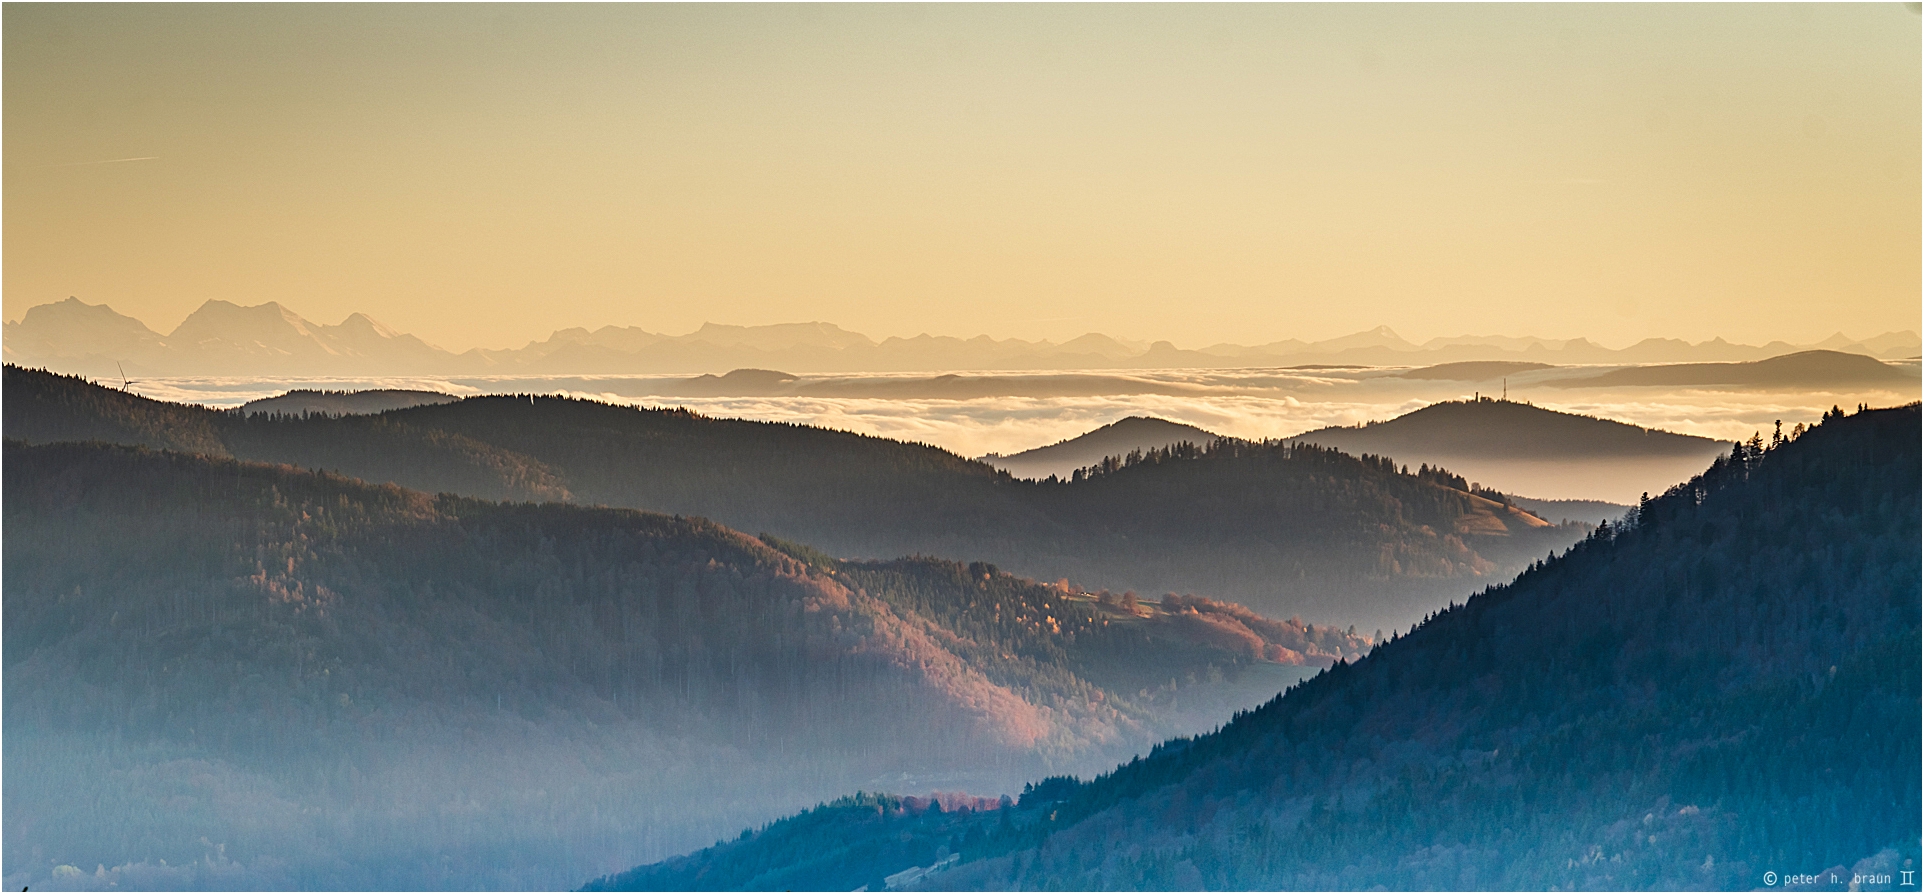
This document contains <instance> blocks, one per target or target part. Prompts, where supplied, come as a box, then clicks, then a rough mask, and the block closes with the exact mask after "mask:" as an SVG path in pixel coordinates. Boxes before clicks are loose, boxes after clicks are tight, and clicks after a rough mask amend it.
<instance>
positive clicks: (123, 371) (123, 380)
mask: <svg viewBox="0 0 1924 894" xmlns="http://www.w3.org/2000/svg"><path fill="white" fill-rule="evenodd" d="M114 368H115V369H118V370H120V390H122V391H128V389H130V388H132V387H133V386H135V385H138V384H140V383H139V382H135V381H130V380H129V379H128V378H127V367H125V366H122V365H120V361H118V360H116V361H114ZM128 393H130V394H131V393H132V392H131V391H128Z"/></svg>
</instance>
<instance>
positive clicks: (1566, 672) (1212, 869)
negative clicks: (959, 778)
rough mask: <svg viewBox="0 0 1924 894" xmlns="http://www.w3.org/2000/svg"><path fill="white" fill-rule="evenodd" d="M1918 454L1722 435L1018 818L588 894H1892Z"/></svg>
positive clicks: (1881, 421) (1915, 437)
mask: <svg viewBox="0 0 1924 894" xmlns="http://www.w3.org/2000/svg"><path fill="white" fill-rule="evenodd" d="M1919 440H1920V427H1919V412H1918V407H1917V405H1915V404H1913V405H1911V406H1908V407H1903V408H1899V409H1892V410H1869V411H1860V412H1858V413H1856V414H1854V415H1848V416H1846V415H1844V414H1841V413H1838V414H1832V415H1829V416H1827V417H1826V419H1825V421H1824V423H1823V424H1821V425H1819V426H1817V427H1815V428H1814V429H1812V430H1810V431H1809V432H1807V433H1805V434H1803V435H1802V436H1801V437H1798V438H1796V439H1795V440H1792V441H1788V442H1783V443H1779V444H1771V445H1762V444H1754V445H1745V446H1742V447H1739V448H1738V449H1737V450H1735V451H1734V452H1733V454H1732V455H1731V456H1728V457H1722V458H1719V459H1718V460H1717V461H1716V463H1715V464H1714V465H1712V466H1711V468H1709V469H1708V470H1707V471H1706V472H1705V473H1704V474H1703V475H1701V476H1699V477H1697V478H1695V479H1693V480H1692V481H1690V482H1687V483H1685V484H1683V485H1679V486H1678V487H1676V488H1673V489H1672V490H1671V491H1669V492H1667V493H1665V494H1663V495H1662V496H1660V497H1657V498H1655V499H1653V500H1650V501H1648V502H1647V503H1645V504H1644V505H1641V506H1639V507H1638V508H1637V509H1636V510H1635V512H1634V513H1633V515H1632V517H1631V518H1630V519H1629V520H1627V522H1626V523H1625V524H1623V525H1620V526H1614V527H1606V528H1603V529H1600V530H1598V531H1597V532H1595V534H1593V535H1592V536H1590V537H1588V538H1586V539H1585V540H1583V541H1582V542H1581V543H1579V544H1577V545H1576V546H1575V547H1573V548H1572V549H1571V550H1569V551H1568V552H1567V553H1565V554H1564V555H1561V556H1557V557H1554V558H1552V559H1550V560H1548V561H1544V562H1539V563H1535V564H1533V565H1532V567H1531V568H1530V569H1529V570H1527V571H1526V572H1525V573H1524V574H1523V575H1521V576H1520V577H1519V578H1518V579H1517V580H1516V581H1515V582H1513V583H1510V584H1508V585H1504V586H1498V587H1492V588H1489V589H1487V590H1485V591H1484V592H1482V593H1479V594H1477V595H1476V596H1473V597H1471V598H1470V599H1469V600H1467V601H1466V602H1465V603H1464V604H1462V605H1456V606H1452V607H1451V608H1449V609H1447V610H1445V611H1442V612H1440V613H1438V614H1437V615H1436V616H1434V617H1432V618H1430V619H1428V620H1427V621H1426V622H1425V623H1423V624H1422V625H1421V626H1419V627H1417V628H1416V629H1414V630H1413V631H1411V632H1410V633H1409V634H1408V635H1404V636H1399V637H1397V638H1394V639H1393V640H1392V641H1390V642H1388V643H1386V644H1384V645H1383V646H1381V647H1379V648H1378V649H1376V650H1375V651H1374V652H1372V653H1371V654H1369V655H1368V656H1367V657H1365V658H1363V659H1361V660H1358V661H1355V662H1353V663H1343V664H1339V665H1337V666H1336V667H1334V668H1333V669H1331V670H1330V671H1328V672H1326V673H1324V674H1322V675H1320V676H1318V677H1316V678H1314V679H1312V680H1309V681H1306V682H1305V683H1303V684H1301V685H1299V686H1297V687H1294V688H1292V689H1291V690H1290V691H1289V692H1287V693H1285V694H1284V695H1282V696H1279V697H1278V698H1276V699H1275V700H1273V701H1272V702H1270V703H1268V704H1266V705H1264V706H1262V707H1261V708H1259V709H1257V710H1254V711H1250V712H1247V713H1243V714H1240V715H1239V716H1237V717H1236V718H1235V719H1234V720H1232V721H1231V722H1230V723H1228V724H1226V725H1225V726H1224V727H1223V728H1222V729H1221V730H1219V731H1217V732H1215V733H1212V734H1209V735H1205V736H1201V737H1197V738H1195V739H1178V740H1173V741H1171V742H1168V743H1166V744H1164V745H1163V746H1160V747H1159V748H1157V749H1156V750H1155V752H1154V753H1152V754H1151V755H1150V756H1148V757H1146V758H1142V759H1139V760H1135V761H1132V762H1130V763H1128V764H1125V765H1123V766H1121V767H1119V768H1117V769H1116V770H1114V771H1113V772H1110V773H1108V774H1105V775H1103V776H1101V777H1098V778H1096V779H1094V780H1093V781H1090V782H1076V781H1073V780H1052V781H1049V782H1048V783H1047V784H1046V785H1038V789H1047V792H1046V795H1044V796H1038V797H1035V798H1034V799H1033V800H1034V801H1035V803H1033V804H1030V803H1028V802H1029V800H1030V799H1028V798H1025V801H1024V803H1022V804H1018V805H1015V806H1014V807H1013V808H1005V809H1001V810H995V811H985V812H982V813H972V814H968V815H962V814H960V813H959V812H948V811H937V810H933V809H929V808H927V807H926V805H923V808H922V809H920V810H918V809H916V805H899V804H881V805H880V806H879V807H878V806H877V805H876V804H875V803H870V802H873V801H875V800H876V799H875V797H874V796H865V797H867V798H868V800H867V801H862V800H856V801H852V802H842V803H840V804H837V805H828V806H827V807H825V808H821V809H818V810H816V811H812V812H810V813H808V814H804V815H802V816H800V817H796V818H793V819H789V820H783V821H780V822H776V823H772V824H770V825H768V826H765V827H762V828H759V829H754V830H750V831H747V832H744V833H743V835H742V836H741V837H740V839H739V840H736V841H732V842H728V843H724V844H718V845H717V846H715V847H713V848H710V849H708V850H705V851H702V852H699V853H696V854H691V855H689V856H687V857H682V858H677V859H675V860H671V861H666V862H663V863H659V864H654V865H651V866H644V867H639V868H637V869H635V870H632V871H630V872H628V873H623V874H620V875H616V876H610V877H607V878H604V879H601V880H599V881H597V882H595V883H594V884H593V885H591V887H596V888H603V889H619V888H651V889H673V888H707V887H774V886H777V885H781V886H792V887H799V888H806V887H824V886H829V885H838V884H842V883H844V882H848V881H854V880H857V879H870V878H879V877H883V876H885V875H890V874H894V873H897V872H900V871H902V870H904V869H908V868H911V867H917V866H920V867H930V866H934V865H935V864H936V863H937V862H938V861H939V860H941V859H943V858H945V857H946V856H947V855H949V854H957V855H959V861H958V862H959V865H953V866H952V867H949V868H946V871H941V872H939V873H936V874H929V875H925V876H923V877H921V878H920V879H919V880H917V881H915V882H914V883H913V885H914V886H917V887H929V888H962V889H978V888H986V889H1050V890H1057V889H1066V890H1078V889H1082V890H1089V889H1132V888H1176V889H1202V888H1208V889H1233V888H1243V889H1277V888H1283V889H1368V888H1373V887H1378V886H1382V887H1388V888H1392V889H1432V890H1436V889H1445V890H1447V889H1512V888H1520V889H1536V890H1572V889H1577V888H1582V889H1617V890H1637V889H1652V888H1685V889H1753V888H1762V887H1769V886H1771V885H1772V884H1778V883H1781V884H1786V885H1789V886H1791V887H1796V888H1800V889H1804V890H1808V889H1811V888H1813V887H1821V888H1824V889H1827V890H1828V889H1835V890H1843V889H1845V888H1846V887H1852V888H1860V889H1863V890H1908V889H1906V888H1901V887H1900V884H1901V881H1902V878H1903V877H1902V876H1901V875H1900V874H1899V873H1900V872H1901V871H1903V870H1913V871H1915V870H1918V869H1919V868H1920V867H1919V859H1920V854H1919V839H1920V820H1919V816H1920V806H1921V805H1920V797H1919V795H1920V783H1921V781H1924V780H1920V770H1919V764H1918V754H1919V751H1920V747H1924V742H1921V741H1920V689H1919V675H1920V666H1919V652H1920V646H1921V645H1924V642H1921V641H1920V631H1919V608H1920V604H1919V595H1920V593H1919V580H1920V573H1921V571H1924V569H1920V556H1919V553H1920V545H1919V543H1920V541H1919V538H1920V530H1919V485H1920V481H1919ZM884 840H886V841H894V842H899V843H900V846H899V847H896V848H895V849H894V850H888V851H886V852H885V851H884V850H883V849H882V848H881V847H880V846H879V844H876V843H871V842H879V841H884ZM797 854H808V855H810V856H811V859H809V860H803V859H798V858H796V857H794V856H784V855H797ZM865 861H866V862H865ZM1765 873H1772V875H1770V876H1766V875H1765ZM1833 873H1835V874H1836V875H1837V876H1838V878H1839V881H1838V882H1837V883H1835V884H1832V883H1830V881H1829V879H1830V877H1831V875H1832V874H1833ZM1860 873H1861V874H1864V875H1866V876H1867V878H1865V879H1854V878H1853V876H1855V875H1857V874H1860ZM1802 874H1811V875H1814V876H1817V877H1818V878H1819V879H1820V880H1821V883H1816V884H1792V883H1791V880H1792V879H1793V878H1794V877H1796V876H1799V875H1802ZM900 878H903V877H899V876H898V879H900Z"/></svg>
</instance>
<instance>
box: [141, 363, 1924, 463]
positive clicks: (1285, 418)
mask: <svg viewBox="0 0 1924 894" xmlns="http://www.w3.org/2000/svg"><path fill="white" fill-rule="evenodd" d="M1385 372H1386V371H1375V370H1354V371H1315V372H1314V373H1310V372H1305V373H1301V374H1289V373H1282V372H1278V371H1273V370H1250V371H1245V370H1229V371H1221V370H1217V371H1196V370H1172V371H1148V372H1132V373H1128V374H1115V373H1059V374H1058V373H1034V374H1010V373H961V374H954V375H952V376H950V377H947V378H944V377H938V376H934V375H930V374H925V373H917V374H900V375H862V376H806V377H802V378H801V379H800V380H799V383H800V385H801V387H803V388H808V387H817V388H822V389H829V390H839V391H840V392H844V393H848V394H852V395H857V396H823V395H820V394H802V395H794V394H778V395H758V396H690V395H688V394H687V392H688V391H689V390H691V383H694V382H695V380H694V379H693V378H692V377H685V376H594V377H583V376H515V377H455V378H446V377H386V378H229V377H177V378H154V379H148V380H144V381H141V382H138V383H135V384H134V385H133V386H132V387H133V390H135V391H137V392H139V393H141V394H144V395H146V396H148V397H153V398H158V399H161V400H170V401H180V402H185V403H197V404H203V405H206V406H210V407H218V408H230V407H238V406H241V405H242V404H245V403H246V402H248V401H250V400H256V399H259V398H264V397H272V396H275V395H278V394H283V393H285V392H287V391H290V390H295V389H314V390H334V391H344V390H362V389H370V388H400V389H415V390H424V391H438V392H442V393H446V394H453V395H457V396H468V395H475V394H526V393H539V394H567V395H570V396H574V397H582V398H589V399H593V400H600V401H606V402H609V403H616V404H626V405H633V406H647V407H686V408H688V409H690V410H694V411H696V412H699V413H702V414H704V415H708V416H713V417H720V418H736V419H755V420H764V421H778V422H793V423H801V424H805V425H814V426H820V427H824V428H834V429H841V430H844V431H853V432H860V433H862V434H869V435H876V436H879V437H885V438H893V439H897V440H903V441H916V442H921V443H925V444H933V445H935V446H937V447H941V448H943V449H946V450H950V451H953V452H955V453H958V454H961V455H963V456H970V457H975V456H982V455H984V454H987V453H1000V454H1005V455H1006V454H1011V453H1017V452H1020V451H1023V450H1027V449H1030V448H1033V447H1040V446H1044V445H1047V444H1052V443H1055V442H1057V441H1061V440H1063V439H1065V438H1072V437H1075V436H1076V435H1079V434H1082V433H1084V432H1086V431H1089V430H1090V429H1093V428H1096V427H1099V426H1102V425H1106V424H1108V423H1111V422H1114V421H1116V420H1118V419H1122V418H1124V417H1127V416H1156V417H1160V418H1163V419H1169V420H1172V421H1176V422H1184V423H1188V424H1190V425H1195V426H1197V427H1200V428H1204V429H1207V430H1209V431H1212V432H1216V433H1218V434H1223V435H1230V436H1233V437H1240V438H1252V439H1255V438H1281V437H1289V436H1293V435H1297V434H1301V433H1303V432H1306V431H1310V430H1313V429H1317V428H1322V427H1325V426H1330V425H1355V424H1358V423H1363V422H1369V421H1372V420H1383V419H1390V418H1393V417H1395V416H1398V415H1401V414H1403V413H1407V412H1410V411H1412V410H1415V409H1418V408H1421V407H1423V406H1426V405H1428V404H1431V403H1434V402H1437V401H1441V400H1454V399H1460V398H1468V397H1470V396H1472V395H1473V394H1476V393H1479V392H1480V393H1483V394H1486V395H1487V394H1490V393H1492V392H1493V391H1496V390H1497V389H1496V388H1493V387H1491V386H1492V385H1494V384H1496V383H1464V382H1429V381H1417V380H1409V379H1402V378H1397V377H1395V376H1393V375H1387V374H1385ZM971 377H978V378H981V379H987V380H993V382H994V383H995V385H994V386H989V387H990V388H991V390H994V388H1002V389H1003V390H1007V391H1015V392H1020V393H1014V394H1004V395H994V396H975V397H966V398H951V397H939V396H914V395H918V394H922V393H939V392H942V391H954V390H956V387H955V386H956V385H957V382H958V380H961V382H962V384H963V385H968V384H969V383H968V381H967V380H968V379H969V378H971ZM1055 382H1060V383H1062V384H1063V385H1064V386H1065V388H1064V389H1063V390H1071V391H1073V392H1074V393H1073V394H1050V393H1049V392H1050V390H1051V385H1052V383H1055ZM1092 383H1094V384H1092ZM924 384H926V385H927V386H928V387H927V388H926V389H923V388H922V385H924ZM869 385H873V388H869V387H868V386H869ZM1498 387H1501V386H1498ZM864 390H887V391H893V392H898V393H905V394H909V395H911V396H903V397H892V396H859V395H861V394H862V393H863V392H864ZM974 390H981V387H977V388H975V389H974ZM1101 391H1109V392H1111V393H1093V392H1101ZM1509 397H1510V399H1512V400H1524V401H1529V402H1531V403H1534V404H1536V405H1537V406H1541V407H1546V408H1549V409H1554V410H1562V411H1564V412H1570V413H1582V414H1586V415H1591V416H1600V417H1604V418H1608V419H1616V420H1620V421H1623V422H1629V423H1632V424H1635V425H1641V426H1645V427H1649V428H1661V429H1665V430H1668V431H1674V432H1680V433H1684V434H1693V435H1701V436H1704V437H1710V438H1717V439H1720V440H1741V439H1744V438H1748V437H1750V436H1751V435H1752V434H1753V433H1757V432H1762V433H1763V434H1764V436H1765V437H1768V436H1769V434H1770V431H1771V429H1772V427H1773V425H1774V424H1775V423H1776V422H1777V421H1778V420H1782V421H1783V423H1784V426H1785V427H1786V428H1788V427H1790V426H1791V425H1794V424H1796V423H1798V422H1803V423H1806V424H1809V423H1814V422H1816V421H1817V419H1818V417H1820V416H1821V415H1822V414H1823V413H1824V411H1825V410H1827V409H1829V408H1830V407H1831V406H1833V405H1839V406H1844V407H1851V406H1855V405H1856V404H1857V403H1860V402H1861V403H1870V404H1872V405H1874V406H1878V405H1894V404H1898V403H1904V402H1907V401H1910V400H1915V399H1916V395H1915V394H1900V393H1897V392H1884V391H1860V392H1851V393H1834V392H1779V391H1736V390H1715V389H1682V388H1679V389H1656V388H1639V389H1617V390H1611V391H1603V390H1595V389H1572V388H1551V387H1537V386H1536V383H1533V382H1532V381H1531V380H1530V378H1529V377H1526V376H1518V377H1512V379H1511V381H1510V383H1509Z"/></svg>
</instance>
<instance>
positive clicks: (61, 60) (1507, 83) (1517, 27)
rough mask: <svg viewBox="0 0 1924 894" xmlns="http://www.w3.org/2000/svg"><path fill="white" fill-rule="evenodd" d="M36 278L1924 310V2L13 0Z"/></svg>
mask: <svg viewBox="0 0 1924 894" xmlns="http://www.w3.org/2000/svg"><path fill="white" fill-rule="evenodd" d="M0 31H3V32H4V105H3V111H0V114H3V115H4V249H5V257H4V260H5V264H4V272H3V273H0V286H3V287H4V291H3V292H0V294H4V311H5V316H6V318H7V319H9V320H16V319H18V318H19V316H20V315H21V314H22V313H23V312H24V311H25V310H26V308H28V307H30V306H32V305H35V304H41V303H45V302H48V301H56V300H60V299H62V298H65V297H67V296H69V295H73V296H78V297H80V298H81V299H82V300H83V301H87V302H89V303H106V304H109V305H111V306H113V307H114V308H115V309H116V310H119V311H121V312H122V313H126V314H130V315H132V316H135V317H138V318H140V319H142V320H144V321H145V322H147V323H148V324H149V325H150V326H152V327H153V328H155V329H157V330H159V331H161V332H166V331H169V330H171V329H172V328H173V326H174V325H176V324H177V323H178V322H179V321H180V320H181V319H182V318H184V317H185V316H186V315H187V314H188V313H190V312H191V311H192V310H193V309H194V308H195V307H197V306H199V305H200V304H201V303H202V302H203V301H206V300H208V299H214V298H219V299H225V300H229V301H235V302H239V303H243V304H257V303H260V302H263V301H270V300H271V301H279V302H281V303H282V304H284V305H286V306H288V307H289V308H291V309H293V310H295V311H297V312H299V313H301V314H302V315H304V316H306V317H308V318H310V319H313V320H316V321H318V322H324V323H334V322H338V321H339V320H340V319H342V318H343V317H345V316H347V315H348V314H349V313H352V312H356V311H360V312H366V313H368V314H370V315H372V316H374V317H375V318H377V319H379V320H381V321H383V322H385V323H387V324H388V325H390V326H392V327H393V328H395V329H397V330H400V331H404V332H412V333H415V334H417V335H420V336H422V337H423V338H426V339H427V340H428V341H430V342H433V343H435V344H438V345H440V346H442V347H446V348H449V349H452V350H464V349H466V348H470V347H477V346H480V347H507V346H518V345H520V344H524V343H525V342H527V341H528V340H530V339H536V338H542V337H545V336H546V335H547V334H548V333H549V332H551V331H552V330H554V329H557V328H562V327H567V326H588V327H591V328H593V327H598V326H601V325H611V324H612V325H629V326H640V327H642V328H645V329H649V330H652V331H658V332H668V333H681V332H687V331H691V330H693V329H695V328H696V327H698V326H699V325H700V324H701V323H703V322H706V321H713V322H718V323H733V324H749V325H753V324H763V323H777V322H795V321H807V320H823V321H828V322H834V323H837V324H840V325H842V326H844V327H847V328H849V329H853V330H856V331H859V332H863V333H866V334H868V335H870V336H872V337H876V338H882V337H886V336H889V335H903V336H912V335H915V334H917V333H921V332H929V333H933V334H939V335H961V336H971V335H975V334H989V335H992V336H995V337H998V338H1006V337H1019V338H1030V339H1038V338H1048V339H1052V340H1058V341H1060V340H1064V339H1067V338H1071V337H1074V336H1076V335H1079V334H1081V333H1084V332H1090V331H1098V332H1104V333H1108V334H1111V335H1116V336H1120V337H1124V338H1132V339H1144V340H1153V339H1168V340H1171V341H1174V342H1176V343H1177V344H1178V345H1180V346H1183V347H1201V346H1204V345H1207V344H1213V343H1217V342H1235V343H1241V344H1260V343H1264V342H1268V341H1274V340H1280V339H1284V338H1302V339H1305V340H1314V339H1319V338H1328V337H1333V336H1337V335H1342V334H1345V333H1348V332H1354V331H1358V330H1362V329H1367V328H1371V327H1374V326H1378V325H1388V326H1390V327H1391V328H1393V329H1395V330H1396V331H1397V332H1398V333H1399V334H1401V335H1403V336H1404V337H1406V338H1410V339H1413V340H1419V341H1420V340H1422V339H1425V338H1429V337H1434V336H1450V335H1460V334H1507V335H1538V336H1542V337H1549V338H1571V337H1579V336H1581V337H1587V338H1591V339H1593V340H1595V341H1599V342H1602V343H1604V344H1607V345H1612V346H1620V345H1623V344H1628V343H1630V342H1633V341H1636V340H1638V339H1641V338H1645V337H1652V336H1659V337H1673V338H1687V339H1690V340H1693V341H1697V340H1703V339H1707V338H1711V337H1716V336H1721V337H1724V338H1728V339H1731V340H1733V341H1742V342H1749V343H1753V344H1761V343H1764V342H1766V341H1770V340H1772V339H1783V340H1785V341H1791V342H1805V343H1807V342H1811V341H1816V340H1818V339H1821V338H1823V337H1825V336H1828V335H1829V334H1831V333H1832V332H1835V331H1839V330H1842V331H1845V332H1847V333H1848V334H1850V335H1852V336H1855V337H1867V336H1870V335H1874V334H1876V333H1879V332H1884V331H1887V330H1893V329H1918V328H1920V326H1919V295H1920V288H1924V282H1921V281H1920V252H1919V246H1920V238H1921V237H1924V234H1921V233H1920V225H1919V221H1920V201H1919V196H1920V177H1919V169H1920V104H1921V98H1920V75H1919V72H1920V49H1919V48H1920V16H1919V15H1918V14H1917V13H1915V12H1913V11H1911V9H1910V8H1908V7H1907V6H1905V5H1902V4H1875V5H1873V4H1818V5H1792V4H1769V5H1740V4H1706V5H1688V6H1683V5H1665V4H1632V5H1600V6H1599V5H1575V4H1548V5H1525V4H1503V5H1495V6H1482V5H1467V4H1443V5H1415V6H1408V5H1390V4H1366V5H1335V4H1309V5H1290V6H1283V5H1252V4H1236V5H1209V6H1201V5H1173V6H1172V5H1124V6H1114V5H1094V4H1070V5H1048V6H1027V5H1006V4H993V5H939V6H938V5H903V6H895V5H865V6H839V5H820V4H804V5H795V6H758V5H746V4H742V5H737V4H724V5H701V6H679V5H625V4H624V5H613V4H587V5H572V4H571V5H533V6H521V5H486V6H470V5H458V4H423V5H398V4H396V5H390V4H350V5H294V4H268V5H199V4H194V5H189V4H157V5H123V4H108V5H65V4H49V5H41V4H8V5H7V6H6V7H5V9H4V12H3V13H0Z"/></svg>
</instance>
